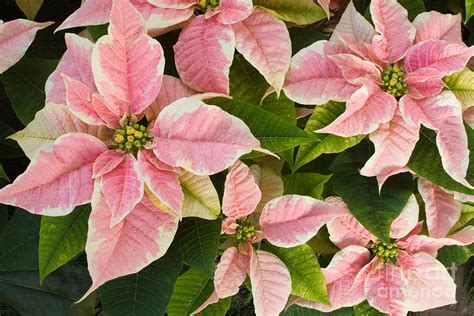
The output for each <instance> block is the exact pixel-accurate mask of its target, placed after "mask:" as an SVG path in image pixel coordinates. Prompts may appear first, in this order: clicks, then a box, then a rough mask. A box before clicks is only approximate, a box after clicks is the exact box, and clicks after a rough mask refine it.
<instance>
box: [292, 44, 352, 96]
mask: <svg viewBox="0 0 474 316" xmlns="http://www.w3.org/2000/svg"><path fill="white" fill-rule="evenodd" d="M346 52H347V50H346V49H345V48H344V47H343V46H342V45H340V44H336V43H331V42H328V41H318V42H316V43H314V44H312V45H311V46H308V47H306V48H303V49H302V50H301V51H299V52H298V53H297V54H296V55H295V56H293V58H292V59H291V65H290V69H289V71H288V73H287V74H286V81H285V85H284V86H283V90H284V91H285V94H286V95H287V96H288V97H289V98H290V99H291V100H293V101H295V102H298V103H301V104H308V105H315V104H316V105H320V104H325V103H326V102H328V101H329V100H334V101H340V102H345V101H347V100H348V99H349V97H350V96H351V95H352V94H353V93H354V92H355V91H356V90H357V87H356V86H354V85H352V84H350V83H348V82H347V81H346V79H345V78H344V76H343V75H342V72H341V70H340V69H339V67H337V65H336V64H335V63H334V62H333V61H332V60H331V59H330V58H329V57H328V55H335V54H342V53H346Z"/></svg>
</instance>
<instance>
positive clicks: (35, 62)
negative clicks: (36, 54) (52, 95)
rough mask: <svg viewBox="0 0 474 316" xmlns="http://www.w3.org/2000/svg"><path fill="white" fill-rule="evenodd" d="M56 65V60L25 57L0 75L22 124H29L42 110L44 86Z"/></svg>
mask: <svg viewBox="0 0 474 316" xmlns="http://www.w3.org/2000/svg"><path fill="white" fill-rule="evenodd" d="M57 64H58V62H57V61H56V60H46V59H36V58H27V57H25V58H22V59H21V61H19V62H18V63H17V64H16V65H14V66H13V67H11V68H10V69H8V70H7V71H6V72H4V73H3V74H2V75H0V79H1V80H2V82H3V87H4V88H5V91H6V93H7V95H8V98H9V99H10V102H11V104H12V107H13V110H14V111H15V113H16V115H17V116H18V118H19V119H20V121H21V122H22V123H23V124H25V125H26V124H28V123H29V122H31V121H32V120H33V118H34V116H35V114H36V112H38V111H39V110H40V109H41V108H43V106H44V101H45V92H44V84H45V83H46V79H48V77H49V75H50V74H51V73H52V72H53V70H54V69H55V68H56V65H57Z"/></svg>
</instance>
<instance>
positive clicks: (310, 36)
mask: <svg viewBox="0 0 474 316" xmlns="http://www.w3.org/2000/svg"><path fill="white" fill-rule="evenodd" d="M289 31H290V37H291V48H292V50H293V55H294V54H296V53H297V52H299V51H300V50H302V49H303V48H305V47H308V46H309V45H311V44H313V43H315V42H317V41H320V40H323V39H326V38H325V37H324V35H323V33H320V32H318V31H316V30H314V29H313V28H311V27H308V28H303V29H302V28H297V27H293V28H290V29H289Z"/></svg>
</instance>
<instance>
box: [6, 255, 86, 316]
mask: <svg viewBox="0 0 474 316" xmlns="http://www.w3.org/2000/svg"><path fill="white" fill-rule="evenodd" d="M38 274H39V273H38V271H37V270H33V271H10V272H0V298H1V299H0V300H1V302H2V303H4V304H7V305H9V306H11V307H13V308H15V309H16V310H17V311H18V313H20V314H21V315H28V316H44V315H67V311H68V308H69V306H71V304H72V303H73V302H75V301H76V300H78V299H79V298H80V297H81V295H82V294H83V293H84V292H85V291H86V290H87V288H88V287H90V285H91V281H90V278H89V275H88V273H87V268H85V267H83V266H81V265H77V264H74V265H71V264H68V265H66V266H63V267H61V268H60V269H59V270H57V271H55V272H54V273H52V274H51V275H50V276H49V277H48V278H47V279H46V280H45V281H44V283H43V285H40V284H38V279H39V275H38Z"/></svg>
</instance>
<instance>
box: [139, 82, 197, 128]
mask: <svg viewBox="0 0 474 316" xmlns="http://www.w3.org/2000/svg"><path fill="white" fill-rule="evenodd" d="M194 94H196V91H194V90H192V89H191V88H189V87H188V86H186V85H185V84H184V83H183V82H182V81H181V80H180V79H178V78H175V77H172V76H168V75H164V76H163V83H162V86H161V89H160V93H159V94H158V96H157V97H156V100H155V102H153V103H152V104H151V105H150V106H149V107H148V108H147V109H146V118H147V120H148V121H149V122H151V121H153V120H155V119H156V118H157V117H158V114H160V112H161V110H162V109H163V108H164V107H165V106H168V105H169V104H171V103H173V102H174V101H176V100H178V99H181V98H185V97H189V96H192V95H194Z"/></svg>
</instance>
